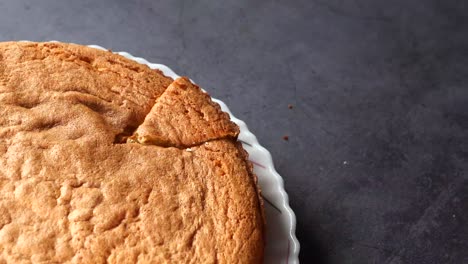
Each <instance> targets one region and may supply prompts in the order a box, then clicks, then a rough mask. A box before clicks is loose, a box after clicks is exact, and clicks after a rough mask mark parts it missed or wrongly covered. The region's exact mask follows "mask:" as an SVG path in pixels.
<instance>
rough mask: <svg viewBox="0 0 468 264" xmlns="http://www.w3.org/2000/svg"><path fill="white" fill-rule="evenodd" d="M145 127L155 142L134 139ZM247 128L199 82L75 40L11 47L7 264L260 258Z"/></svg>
mask: <svg viewBox="0 0 468 264" xmlns="http://www.w3.org/2000/svg"><path fill="white" fill-rule="evenodd" d="M171 83H172V84H171ZM168 87H169V88H168ZM171 109H172V111H171ZM200 113H202V114H200ZM134 131H137V132H139V133H137V134H135V135H134V136H133V137H132V138H138V136H145V137H147V138H150V139H157V140H153V141H151V142H149V141H147V142H143V143H145V144H148V143H151V145H143V144H138V143H125V138H126V137H127V136H131V134H132V133H133V132H134ZM140 133H141V134H140ZM237 134H238V128H237V126H236V125H234V124H233V123H232V122H231V121H230V120H229V116H228V115H227V114H225V113H223V112H222V111H220V109H219V106H218V105H216V104H214V103H213V102H212V101H211V99H210V98H209V96H208V95H206V94H205V93H203V92H202V91H201V90H200V89H199V88H198V87H196V86H195V85H193V84H191V83H190V82H189V81H188V80H187V79H182V78H181V79H177V80H175V81H173V80H172V79H170V78H168V77H165V76H163V75H162V73H161V72H159V71H155V70H151V69H149V68H148V67H146V66H144V65H140V64H138V63H136V62H133V61H130V60H128V59H125V58H123V57H121V56H118V55H115V54H113V53H111V52H106V51H100V50H96V49H92V48H88V47H83V46H79V45H74V44H63V43H31V42H22V43H18V42H9V43H0V190H1V191H0V263H31V262H33V263H39V262H40V263H67V262H69V263H105V262H110V263H137V262H138V263H261V262H262V260H263V244H264V241H263V235H264V230H263V228H264V222H263V208H262V204H261V202H260V199H259V197H258V192H257V186H256V178H255V176H254V175H253V173H252V170H251V165H250V164H249V163H248V161H247V157H246V152H245V151H244V150H243V149H242V147H241V146H240V144H238V143H236V142H235V137H236V136H237ZM140 139H141V138H140ZM121 143H123V144H121ZM169 146H173V147H169ZM187 146H190V148H186V147H187Z"/></svg>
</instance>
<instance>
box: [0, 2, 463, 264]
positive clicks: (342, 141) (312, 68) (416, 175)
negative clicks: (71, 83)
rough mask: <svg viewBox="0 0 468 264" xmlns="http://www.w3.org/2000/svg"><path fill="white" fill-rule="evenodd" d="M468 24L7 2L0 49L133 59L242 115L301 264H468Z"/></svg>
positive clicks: (171, 5)
mask: <svg viewBox="0 0 468 264" xmlns="http://www.w3.org/2000/svg"><path fill="white" fill-rule="evenodd" d="M467 14H468V5H467V4H466V3H465V2H464V1H433V0H430V1H402V0H398V1H383V0H378V1H371V0H356V1H337V0H328V1H327V0H312V1H308V0H299V1H247V0H241V1H229V2H228V1H211V0H204V1H180V0H177V1H166V2H165V3H161V2H160V1H149V0H144V1H143V0H141V1H123V0H120V1H110V0H108V1H107V0H106V1H90V0H86V1H55V0H47V1H40V4H39V2H38V1H32V0H31V1H24V0H21V1H0V40H2V41H4V40H22V39H28V40H35V41H45V40H52V39H55V40H60V41H64V42H75V43H80V44H98V45H102V46H104V47H107V48H110V49H112V50H115V51H118V50H124V51H128V52H130V53H132V54H134V55H136V56H141V57H144V58H147V59H148V60H149V61H153V62H159V63H163V64H166V65H169V66H170V67H172V68H173V69H174V70H175V71H176V72H178V73H180V74H182V75H188V76H190V77H191V78H192V79H193V80H195V81H196V82H197V83H199V84H200V85H201V86H203V87H204V88H205V89H206V90H208V91H209V92H210V93H211V94H212V95H213V96H214V97H216V98H219V99H221V100H223V101H224V102H226V104H227V105H228V106H229V107H230V109H231V110H232V112H233V113H234V114H235V115H236V116H238V117H239V118H240V119H242V120H244V121H246V123H247V124H248V126H249V128H250V129H251V130H252V132H254V133H255V134H256V135H257V137H258V139H259V141H260V143H261V144H263V145H264V146H265V147H266V148H268V149H269V150H270V152H271V153H272V155H273V158H274V161H275V164H276V168H277V170H278V172H279V173H280V174H281V175H282V176H283V178H284V180H285V186H286V190H287V192H288V193H289V195H290V202H291V207H292V208H293V210H294V211H295V213H296V215H297V218H298V227H297V236H298V238H299V241H300V242H301V254H300V259H301V263H325V264H328V263H330V264H334V263H337V264H342V263H357V264H360V263H386V264H397V263H398V264H399V263H423V264H426V263H429V264H432V263H434V264H436V263H468V250H467V248H468V224H467V223H468V74H467V73H468V34H467V32H468V15H467ZM289 104H290V105H292V106H293V107H292V109H289V108H288V105H289ZM285 135H287V136H288V137H289V140H288V141H286V140H284V139H283V137H284V136H285Z"/></svg>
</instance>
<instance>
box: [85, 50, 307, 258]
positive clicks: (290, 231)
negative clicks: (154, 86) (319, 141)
mask: <svg viewBox="0 0 468 264" xmlns="http://www.w3.org/2000/svg"><path fill="white" fill-rule="evenodd" d="M89 47H92V48H96V49H101V50H107V49H105V48H103V47H100V46H96V45H90V46H89ZM116 53H117V54H120V55H122V56H124V57H126V58H129V59H131V60H134V61H136V62H138V63H141V64H146V65H148V67H150V68H151V69H159V70H161V71H162V72H163V73H164V74H165V75H166V76H169V77H172V78H174V79H175V78H177V77H179V76H178V75H177V74H176V73H174V72H173V71H172V70H171V69H170V68H169V67H167V66H165V65H162V64H154V63H150V62H148V61H147V60H145V59H143V58H138V57H134V56H132V55H131V54H129V53H127V52H116ZM213 101H215V102H217V103H218V104H219V105H220V106H221V108H222V109H223V111H225V112H227V113H229V115H230V116H231V119H232V120H233V121H234V122H235V123H236V124H237V125H238V126H239V127H240V135H239V140H240V141H241V142H242V143H243V145H244V148H245V150H246V151H247V152H248V153H249V159H250V160H251V161H252V163H253V164H254V172H255V174H257V176H258V180H259V184H260V188H261V190H262V196H263V197H264V203H265V212H266V222H267V227H266V249H265V261H264V263H265V264H296V263H299V259H298V254H299V242H298V241H297V238H296V235H295V231H296V216H295V215H294V212H293V211H292V210H291V208H290V207H289V199H288V195H287V194H286V192H285V190H284V184H283V178H281V176H280V175H279V174H278V173H277V172H276V170H275V168H274V166H273V160H272V158H271V155H270V153H269V152H268V150H266V149H265V148H264V147H262V146H261V145H260V144H259V143H258V141H257V138H256V137H255V135H254V134H252V133H251V132H250V131H249V129H248V128H247V125H246V124H245V123H244V122H243V121H242V120H240V119H237V118H236V117H234V115H233V114H232V113H231V111H229V108H228V107H227V106H226V104H224V103H223V102H222V101H220V100H217V99H213Z"/></svg>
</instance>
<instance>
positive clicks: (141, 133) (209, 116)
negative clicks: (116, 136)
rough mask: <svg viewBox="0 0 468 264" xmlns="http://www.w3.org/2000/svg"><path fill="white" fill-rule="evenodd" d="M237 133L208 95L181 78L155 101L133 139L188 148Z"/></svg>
mask: <svg viewBox="0 0 468 264" xmlns="http://www.w3.org/2000/svg"><path fill="white" fill-rule="evenodd" d="M238 134H239V128H238V127H237V126H236V125H235V124H234V123H233V122H231V120H230V118H229V115H228V114H227V113H225V112H223V111H222V110H221V108H220V107H219V105H218V104H216V103H214V102H213V101H212V100H211V98H210V96H209V95H208V94H206V93H205V92H203V91H202V90H201V89H200V87H198V86H196V85H195V84H193V83H192V82H190V80H189V79H187V78H178V79H176V80H175V81H174V82H173V83H172V84H171V85H169V87H168V88H167V90H166V91H165V92H164V93H163V94H162V95H161V96H160V97H159V98H158V99H157V100H156V103H155V105H154V106H153V108H152V109H151V112H150V113H149V114H148V115H147V116H146V118H145V121H144V122H143V124H141V125H140V126H139V127H138V128H137V130H136V132H135V134H134V136H133V137H132V138H131V139H130V140H136V141H138V142H139V143H142V144H155V145H159V146H174V147H189V146H195V145H198V144H201V143H203V142H207V141H210V140H213V139H220V138H236V137H237V135H238Z"/></svg>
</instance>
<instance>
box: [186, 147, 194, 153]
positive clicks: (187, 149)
mask: <svg viewBox="0 0 468 264" xmlns="http://www.w3.org/2000/svg"><path fill="white" fill-rule="evenodd" d="M185 151H188V152H192V151H193V150H192V149H191V148H186V149H185Z"/></svg>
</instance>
